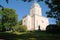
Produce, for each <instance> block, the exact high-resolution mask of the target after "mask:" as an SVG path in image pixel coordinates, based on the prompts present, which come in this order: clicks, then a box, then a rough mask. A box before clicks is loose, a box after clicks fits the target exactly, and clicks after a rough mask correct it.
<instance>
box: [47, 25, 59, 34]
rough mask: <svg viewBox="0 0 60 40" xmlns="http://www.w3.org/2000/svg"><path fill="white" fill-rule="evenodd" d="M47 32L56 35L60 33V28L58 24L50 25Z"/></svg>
mask: <svg viewBox="0 0 60 40" xmlns="http://www.w3.org/2000/svg"><path fill="white" fill-rule="evenodd" d="M46 32H48V33H54V34H57V33H60V26H58V25H56V24H50V25H48V26H47V28H46Z"/></svg>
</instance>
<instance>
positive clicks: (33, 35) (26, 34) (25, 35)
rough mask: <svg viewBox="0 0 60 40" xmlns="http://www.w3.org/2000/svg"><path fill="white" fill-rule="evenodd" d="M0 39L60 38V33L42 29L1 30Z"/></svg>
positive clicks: (55, 39)
mask: <svg viewBox="0 0 60 40" xmlns="http://www.w3.org/2000/svg"><path fill="white" fill-rule="evenodd" d="M0 39H5V40H60V34H48V33H46V32H41V31H33V32H21V33H19V32H13V33H10V32H0Z"/></svg>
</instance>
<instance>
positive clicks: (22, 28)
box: [14, 24, 27, 32]
mask: <svg viewBox="0 0 60 40" xmlns="http://www.w3.org/2000/svg"><path fill="white" fill-rule="evenodd" d="M14 30H15V31H17V32H25V31H27V27H26V26H25V25H19V24H17V25H16V26H15V27H14Z"/></svg>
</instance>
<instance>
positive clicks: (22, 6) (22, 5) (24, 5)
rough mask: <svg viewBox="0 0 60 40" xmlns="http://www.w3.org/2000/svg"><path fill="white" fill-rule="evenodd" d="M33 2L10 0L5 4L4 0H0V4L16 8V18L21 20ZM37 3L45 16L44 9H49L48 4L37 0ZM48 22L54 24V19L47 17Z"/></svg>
mask: <svg viewBox="0 0 60 40" xmlns="http://www.w3.org/2000/svg"><path fill="white" fill-rule="evenodd" d="M33 3H34V2H33V1H32V2H23V1H21V0H20V1H19V0H18V1H16V0H10V1H9V3H8V4H7V3H6V2H5V1H4V0H0V5H2V6H4V7H6V8H13V9H15V10H16V13H17V15H18V20H21V19H22V18H23V17H24V16H25V15H27V14H29V13H30V8H31V6H32V4H33ZM38 3H39V5H40V6H41V8H42V16H45V17H46V16H47V15H46V11H49V8H48V6H47V5H46V4H45V3H44V2H38ZM49 23H50V24H54V23H55V21H54V19H51V18H50V19H49Z"/></svg>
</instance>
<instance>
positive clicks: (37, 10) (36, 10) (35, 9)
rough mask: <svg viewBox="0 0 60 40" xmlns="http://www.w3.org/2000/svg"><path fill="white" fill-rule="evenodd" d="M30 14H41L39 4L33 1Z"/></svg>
mask: <svg viewBox="0 0 60 40" xmlns="http://www.w3.org/2000/svg"><path fill="white" fill-rule="evenodd" d="M30 15H31V16H33V15H39V16H42V12H41V7H40V5H39V4H38V3H37V2H36V1H34V4H33V5H32V7H31V9H30Z"/></svg>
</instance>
